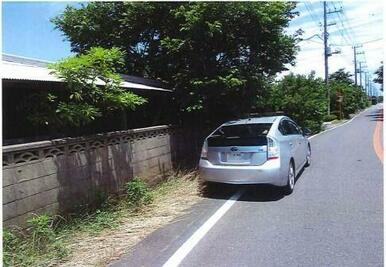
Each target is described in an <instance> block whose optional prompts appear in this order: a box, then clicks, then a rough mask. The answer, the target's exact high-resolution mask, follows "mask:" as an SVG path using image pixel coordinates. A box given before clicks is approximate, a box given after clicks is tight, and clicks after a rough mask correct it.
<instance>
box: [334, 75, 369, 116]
mask: <svg viewBox="0 0 386 267" xmlns="http://www.w3.org/2000/svg"><path fill="white" fill-rule="evenodd" d="M352 76H353V75H352V74H351V73H350V72H345V71H344V69H339V70H338V71H336V72H334V73H332V74H330V77H329V78H330V82H329V87H330V96H331V101H330V105H331V107H330V108H331V110H332V112H333V113H334V114H335V115H337V117H341V115H342V116H343V117H346V118H348V117H349V115H350V114H353V113H355V112H357V111H358V110H360V109H362V108H365V107H366V106H367V102H368V101H367V96H366V94H365V93H364V92H363V91H362V90H361V88H360V86H356V85H354V82H353V81H352V80H351V79H350V77H352ZM340 101H341V102H340ZM341 113H342V114H341Z"/></svg>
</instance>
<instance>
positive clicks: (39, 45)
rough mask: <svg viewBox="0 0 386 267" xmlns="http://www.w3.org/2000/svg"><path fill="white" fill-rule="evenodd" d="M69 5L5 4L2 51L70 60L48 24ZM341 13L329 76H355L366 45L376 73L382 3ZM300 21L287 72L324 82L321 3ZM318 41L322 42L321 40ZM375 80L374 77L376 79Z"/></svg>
mask: <svg viewBox="0 0 386 267" xmlns="http://www.w3.org/2000/svg"><path fill="white" fill-rule="evenodd" d="M67 5H78V3H77V2H3V3H2V45H3V46H2V49H3V53H7V54H13V55H19V56H24V57H29V58H36V59H43V60H48V61H56V60H58V59H61V58H63V57H66V56H68V55H70V54H71V50H70V43H69V42H68V41H66V40H65V37H64V36H63V35H62V33H61V32H60V31H58V30H56V29H55V28H54V25H53V24H52V23H51V22H50V19H51V18H52V17H54V16H56V15H58V14H60V13H61V12H62V11H63V10H64V8H65V7H66V6H67ZM340 8H342V12H339V13H333V14H329V15H328V22H329V23H336V25H332V26H329V32H330V35H329V44H330V45H331V49H332V51H336V50H337V49H339V50H340V54H334V55H333V56H331V57H329V73H332V72H335V71H336V70H338V69H340V68H345V70H346V71H350V72H351V73H354V64H353V49H352V46H353V44H363V46H362V47H361V48H358V51H359V52H364V54H360V55H359V56H358V60H359V61H363V62H366V65H367V70H368V71H369V73H370V74H372V75H373V73H374V72H375V71H376V69H377V68H378V67H379V66H380V62H381V61H383V58H384V54H383V53H384V52H383V47H384V44H383V30H384V29H383V26H384V23H383V1H343V2H338V1H334V2H328V10H334V9H336V10H339V9H340ZM296 11H298V12H299V16H297V17H296V18H295V19H293V20H292V21H291V23H290V26H289V28H288V29H287V30H286V31H287V32H288V33H289V34H292V33H294V32H295V31H296V30H297V29H299V28H301V29H303V31H304V33H303V38H304V39H307V38H309V37H312V36H314V37H313V38H311V39H309V40H306V41H302V42H300V43H299V44H298V45H299V47H300V51H299V53H298V55H297V59H296V65H295V66H294V67H292V66H288V68H289V71H287V72H283V73H281V74H280V75H279V76H283V75H285V74H288V73H289V72H293V73H296V74H309V73H310V72H311V71H312V70H314V71H315V74H316V76H319V77H324V59H323V42H322V39H321V38H322V30H323V27H322V26H321V25H322V23H323V4H322V2H321V1H312V2H308V1H307V2H299V3H298V6H297V8H296ZM318 36H319V37H318ZM371 78H374V75H373V77H371Z"/></svg>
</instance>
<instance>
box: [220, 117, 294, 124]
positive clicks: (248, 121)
mask: <svg viewBox="0 0 386 267" xmlns="http://www.w3.org/2000/svg"><path fill="white" fill-rule="evenodd" d="M281 118H287V117H286V116H269V117H251V118H248V119H240V120H234V121H228V122H226V123H224V124H223V125H222V126H228V125H238V124H256V123H273V122H275V121H276V120H280V119H281Z"/></svg>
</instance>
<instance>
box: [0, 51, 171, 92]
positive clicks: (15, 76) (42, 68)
mask: <svg viewBox="0 0 386 267" xmlns="http://www.w3.org/2000/svg"><path fill="white" fill-rule="evenodd" d="M49 63H52V62H49V61H43V60H37V59H31V58H25V57H19V56H14V55H7V54H3V58H2V71H1V78H2V79H6V80H26V81H44V82H64V81H63V80H62V79H59V78H57V77H56V76H55V75H54V74H52V73H51V72H52V70H50V69H48V68H47V65H48V64H49ZM121 77H122V79H123V82H122V85H121V86H122V88H127V89H139V90H155V91H164V92H172V90H169V89H165V88H162V84H161V83H160V82H158V81H155V80H151V79H146V78H142V77H136V76H131V75H125V74H121ZM96 84H98V85H104V82H103V81H102V80H99V79H98V80H97V82H96Z"/></svg>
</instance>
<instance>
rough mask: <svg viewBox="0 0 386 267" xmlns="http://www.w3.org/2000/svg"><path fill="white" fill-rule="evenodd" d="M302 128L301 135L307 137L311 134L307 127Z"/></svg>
mask: <svg viewBox="0 0 386 267" xmlns="http://www.w3.org/2000/svg"><path fill="white" fill-rule="evenodd" d="M302 130H303V135H304V136H307V137H309V136H311V135H312V132H311V130H310V129H308V128H303V129H302Z"/></svg>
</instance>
